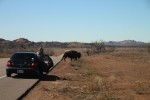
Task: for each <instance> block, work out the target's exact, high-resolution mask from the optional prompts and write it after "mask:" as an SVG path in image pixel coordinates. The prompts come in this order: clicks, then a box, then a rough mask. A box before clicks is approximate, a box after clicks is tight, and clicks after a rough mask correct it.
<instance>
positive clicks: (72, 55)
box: [62, 50, 81, 61]
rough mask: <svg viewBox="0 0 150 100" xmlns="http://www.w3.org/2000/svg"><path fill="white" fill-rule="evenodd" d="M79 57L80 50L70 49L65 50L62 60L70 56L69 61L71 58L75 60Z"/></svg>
mask: <svg viewBox="0 0 150 100" xmlns="http://www.w3.org/2000/svg"><path fill="white" fill-rule="evenodd" d="M80 57H81V53H80V52H77V51H74V50H71V51H66V52H65V53H64V55H63V58H62V60H63V59H64V60H65V59H66V58H70V59H71V61H72V59H75V60H77V59H79V58H80Z"/></svg>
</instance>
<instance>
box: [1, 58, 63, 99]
mask: <svg viewBox="0 0 150 100" xmlns="http://www.w3.org/2000/svg"><path fill="white" fill-rule="evenodd" d="M51 58H52V60H53V62H54V65H56V64H57V63H58V62H59V61H60V60H61V58H62V55H60V56H58V57H51ZM7 60H8V58H4V59H0V77H1V78H0V100H16V99H18V98H19V97H20V96H21V95H22V94H23V93H25V92H26V91H27V90H28V89H29V88H30V87H32V86H33V85H34V84H35V83H36V82H37V81H38V79H36V78H20V77H6V72H5V65H6V62H7Z"/></svg>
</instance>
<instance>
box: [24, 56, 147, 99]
mask: <svg viewBox="0 0 150 100" xmlns="http://www.w3.org/2000/svg"><path fill="white" fill-rule="evenodd" d="M24 100H150V57H149V56H145V55H126V56H124V55H112V54H101V55H93V56H87V57H82V58H81V59H80V60H78V61H73V62H71V61H70V60H69V59H68V60H67V61H66V62H65V61H62V62H60V63H59V64H58V66H56V68H54V69H53V70H52V72H50V73H49V74H48V75H47V76H45V77H44V78H43V79H42V80H41V81H40V83H39V84H37V86H36V87H35V88H34V89H33V90H31V92H29V94H28V95H27V96H26V97H25V98H24Z"/></svg>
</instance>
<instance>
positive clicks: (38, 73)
mask: <svg viewBox="0 0 150 100" xmlns="http://www.w3.org/2000/svg"><path fill="white" fill-rule="evenodd" d="M42 76H43V72H42V71H41V70H40V69H38V70H37V77H38V78H40V77H42Z"/></svg>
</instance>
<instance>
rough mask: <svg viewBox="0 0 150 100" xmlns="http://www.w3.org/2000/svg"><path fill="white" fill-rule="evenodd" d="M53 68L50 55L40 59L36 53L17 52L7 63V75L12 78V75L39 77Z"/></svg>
mask: <svg viewBox="0 0 150 100" xmlns="http://www.w3.org/2000/svg"><path fill="white" fill-rule="evenodd" d="M52 66H53V61H52V59H51V58H50V57H49V56H48V55H44V56H43V58H42V59H40V58H39V57H38V56H37V54H36V53H34V52H16V53H14V54H13V55H12V56H11V58H10V60H9V61H8V62H7V67H6V75H7V77H11V74H12V73H16V74H33V75H37V76H38V77H40V76H42V75H43V72H49V69H50V68H51V67H52Z"/></svg>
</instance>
